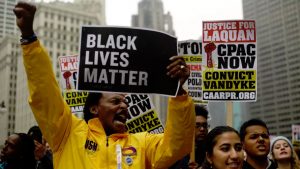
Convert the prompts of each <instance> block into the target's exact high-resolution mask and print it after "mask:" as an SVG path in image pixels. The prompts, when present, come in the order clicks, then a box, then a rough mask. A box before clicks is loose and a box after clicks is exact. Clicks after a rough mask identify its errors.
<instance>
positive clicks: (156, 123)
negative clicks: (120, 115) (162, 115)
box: [125, 94, 164, 133]
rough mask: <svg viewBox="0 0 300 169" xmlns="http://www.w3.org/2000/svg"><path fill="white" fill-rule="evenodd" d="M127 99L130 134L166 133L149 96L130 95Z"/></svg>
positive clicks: (127, 123)
mask: <svg viewBox="0 0 300 169" xmlns="http://www.w3.org/2000/svg"><path fill="white" fill-rule="evenodd" d="M125 98H126V102H127V103H128V105H129V107H128V112H129V117H128V119H127V121H126V126H127V129H128V132H130V133H137V132H143V131H148V132H149V133H163V132H164V127H163V125H162V123H161V121H160V120H159V118H158V115H157V112H156V111H155V108H154V106H153V103H152V101H151V98H150V97H149V95H142V94H139V95H138V94H128V95H126V97H125Z"/></svg>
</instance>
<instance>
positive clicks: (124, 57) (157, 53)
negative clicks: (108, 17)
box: [77, 26, 178, 96]
mask: <svg viewBox="0 0 300 169" xmlns="http://www.w3.org/2000/svg"><path fill="white" fill-rule="evenodd" d="M175 55H177V40H176V38H175V37H173V36H171V35H168V34H165V33H162V32H158V31H152V30H146V29H137V28H121V27H92V26H83V27H82V29H81V39H80V59H79V60H80V61H79V73H78V75H79V76H78V85H77V89H78V90H85V91H95V92H97V91H111V92H125V93H157V94H162V95H172V96H174V95H175V94H176V92H177V90H178V80H176V79H171V78H170V77H168V76H167V75H166V73H167V71H166V67H167V65H169V64H170V60H169V58H170V57H171V56H175Z"/></svg>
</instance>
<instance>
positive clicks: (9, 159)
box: [0, 133, 36, 169]
mask: <svg viewBox="0 0 300 169" xmlns="http://www.w3.org/2000/svg"><path fill="white" fill-rule="evenodd" d="M34 147H35V146H34V141H33V139H32V138H31V137H30V136H28V135H27V134H25V133H16V134H12V135H10V136H9V137H8V138H7V139H6V141H5V144H4V147H3V149H2V150H1V154H0V169H35V164H36V161H35V157H34Z"/></svg>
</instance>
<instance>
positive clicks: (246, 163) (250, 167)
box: [243, 161, 254, 169]
mask: <svg viewBox="0 0 300 169" xmlns="http://www.w3.org/2000/svg"><path fill="white" fill-rule="evenodd" d="M243 169H254V168H253V167H252V166H251V165H250V164H249V163H248V162H247V161H244V162H243Z"/></svg>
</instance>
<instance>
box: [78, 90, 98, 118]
mask: <svg viewBox="0 0 300 169" xmlns="http://www.w3.org/2000/svg"><path fill="white" fill-rule="evenodd" d="M101 97H102V93H92V92H90V93H89V94H88V96H87V98H86V101H85V104H84V108H83V115H84V120H85V122H86V123H88V121H89V120H90V119H92V118H95V115H94V114H93V113H91V112H90V108H91V107H92V106H95V105H98V103H99V100H100V98H101Z"/></svg>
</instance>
